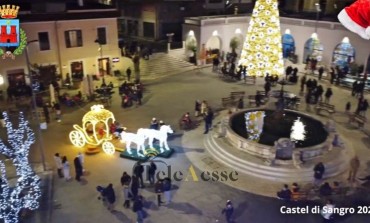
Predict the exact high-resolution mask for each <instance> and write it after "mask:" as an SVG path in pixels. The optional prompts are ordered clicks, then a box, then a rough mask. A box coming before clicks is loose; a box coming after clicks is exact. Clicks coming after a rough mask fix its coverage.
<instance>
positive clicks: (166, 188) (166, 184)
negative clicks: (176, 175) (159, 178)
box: [163, 177, 171, 204]
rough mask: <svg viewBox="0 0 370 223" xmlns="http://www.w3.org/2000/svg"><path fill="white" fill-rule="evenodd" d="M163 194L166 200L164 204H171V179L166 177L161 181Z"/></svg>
mask: <svg viewBox="0 0 370 223" xmlns="http://www.w3.org/2000/svg"><path fill="white" fill-rule="evenodd" d="M163 193H164V197H165V198H166V204H169V203H171V179H170V178H168V177H167V178H165V179H164V181H163Z"/></svg>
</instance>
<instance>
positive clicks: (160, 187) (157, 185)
mask: <svg viewBox="0 0 370 223" xmlns="http://www.w3.org/2000/svg"><path fill="white" fill-rule="evenodd" d="M154 191H155V193H156V194H157V202H158V207H159V206H161V204H162V203H163V202H162V198H161V196H162V193H163V180H162V179H158V180H157V182H156V183H155V186H154Z"/></svg>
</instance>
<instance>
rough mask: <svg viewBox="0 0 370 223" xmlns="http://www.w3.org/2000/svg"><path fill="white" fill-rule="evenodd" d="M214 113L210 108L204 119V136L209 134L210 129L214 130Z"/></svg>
mask: <svg viewBox="0 0 370 223" xmlns="http://www.w3.org/2000/svg"><path fill="white" fill-rule="evenodd" d="M213 116H214V114H213V111H212V109H211V108H208V111H207V112H206V116H205V118H204V123H205V130H204V134H207V133H208V132H209V130H210V129H212V121H213Z"/></svg>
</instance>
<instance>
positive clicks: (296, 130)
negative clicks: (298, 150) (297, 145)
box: [290, 118, 306, 142]
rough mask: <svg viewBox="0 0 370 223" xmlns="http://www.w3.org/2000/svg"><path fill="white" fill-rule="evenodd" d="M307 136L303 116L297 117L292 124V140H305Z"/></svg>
mask: <svg viewBox="0 0 370 223" xmlns="http://www.w3.org/2000/svg"><path fill="white" fill-rule="evenodd" d="M305 138H306V130H305V125H304V124H303V122H302V121H301V118H297V119H296V120H295V121H294V123H293V126H292V129H291V132H290V140H292V141H293V142H296V141H303V140H304V139H305Z"/></svg>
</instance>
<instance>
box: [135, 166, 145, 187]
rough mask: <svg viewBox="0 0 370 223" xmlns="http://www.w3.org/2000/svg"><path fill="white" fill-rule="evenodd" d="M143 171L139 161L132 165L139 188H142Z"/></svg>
mask: <svg viewBox="0 0 370 223" xmlns="http://www.w3.org/2000/svg"><path fill="white" fill-rule="evenodd" d="M143 173H144V167H143V165H141V162H140V161H139V162H137V163H136V164H135V167H134V174H135V176H136V177H137V178H138V179H139V180H140V185H141V188H144V180H143Z"/></svg>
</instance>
